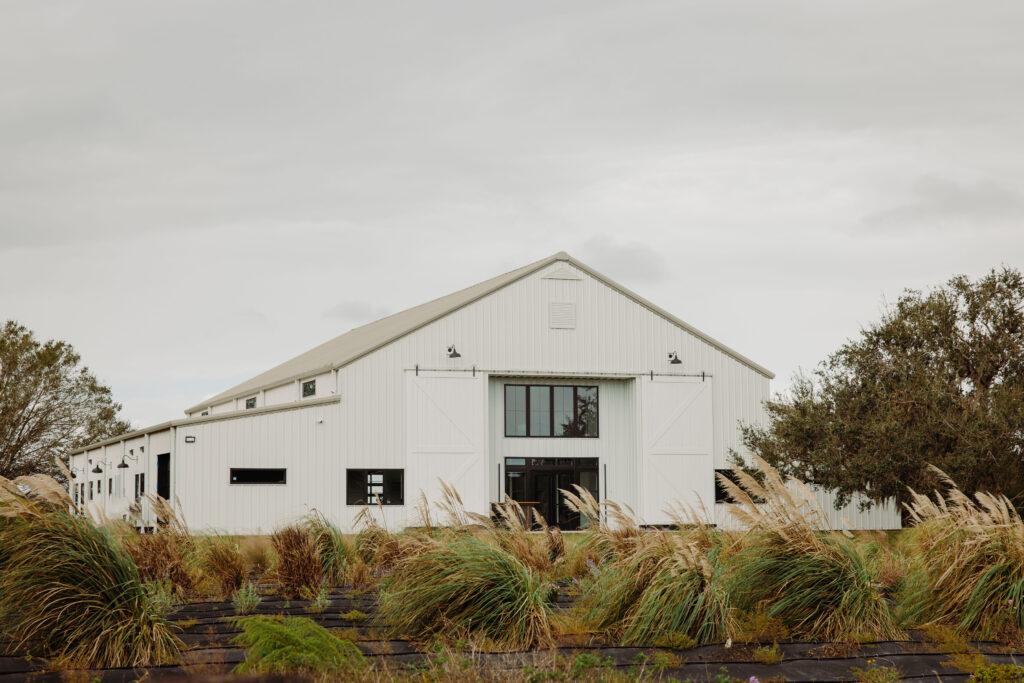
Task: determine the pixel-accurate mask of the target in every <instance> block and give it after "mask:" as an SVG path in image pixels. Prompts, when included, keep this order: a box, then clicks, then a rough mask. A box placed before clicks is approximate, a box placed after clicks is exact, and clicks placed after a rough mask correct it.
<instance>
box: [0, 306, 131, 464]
mask: <svg viewBox="0 0 1024 683" xmlns="http://www.w3.org/2000/svg"><path fill="white" fill-rule="evenodd" d="M80 361H81V358H80V357H79V355H78V354H77V353H75V350H74V349H73V348H72V347H71V345H70V344H68V343H67V342H62V341H53V340H50V341H45V342H40V341H39V340H37V339H36V338H35V335H33V333H32V332H31V331H30V330H28V329H27V328H25V327H23V326H22V325H19V324H18V323H16V322H14V321H13V320H8V321H6V322H5V323H4V324H3V325H0V378H2V380H3V381H0V477H6V478H8V479H13V478H15V477H20V476H24V475H29V474H49V475H52V476H57V475H59V474H60V472H59V470H58V468H57V466H56V464H55V460H57V459H60V460H65V461H66V460H67V456H68V454H69V453H70V451H72V450H74V449H75V448H77V447H79V446H83V445H85V444H89V443H94V442H96V441H100V440H102V439H105V438H107V437H111V436H117V435H119V434H124V433H125V432H128V431H130V430H131V425H130V424H129V423H128V422H127V421H125V420H121V419H118V417H117V413H118V412H119V411H120V410H121V405H120V404H119V403H116V402H115V401H114V400H113V398H112V395H111V393H110V389H109V388H108V387H106V386H103V385H102V384H100V382H99V380H97V379H96V377H94V376H93V374H92V373H91V372H89V369H88V368H86V367H84V366H82V365H81V363H80Z"/></svg>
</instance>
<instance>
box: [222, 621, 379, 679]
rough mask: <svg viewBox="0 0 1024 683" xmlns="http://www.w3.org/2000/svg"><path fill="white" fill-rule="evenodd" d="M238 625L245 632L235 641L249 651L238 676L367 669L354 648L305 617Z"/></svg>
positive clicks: (343, 672)
mask: <svg viewBox="0 0 1024 683" xmlns="http://www.w3.org/2000/svg"><path fill="white" fill-rule="evenodd" d="M236 622H237V623H238V625H239V626H240V627H241V629H242V633H241V634H239V635H238V636H236V637H235V638H234V640H233V641H232V642H233V643H235V644H236V645H241V646H242V647H244V648H245V649H246V651H245V661H244V662H242V663H241V664H239V665H238V666H237V667H235V673H280V674H289V673H295V674H333V675H338V676H352V675H354V674H356V673H359V672H361V671H362V670H363V669H365V667H366V661H365V660H364V658H363V655H362V653H361V652H360V651H359V649H358V648H356V646H355V645H353V644H352V643H351V642H350V641H347V640H341V639H340V638H337V637H335V636H334V635H332V634H331V633H330V631H328V630H327V629H325V628H323V627H322V626H319V625H317V624H316V623H314V622H313V621H311V620H309V619H306V618H304V617H268V616H254V617H240V618H238V619H236Z"/></svg>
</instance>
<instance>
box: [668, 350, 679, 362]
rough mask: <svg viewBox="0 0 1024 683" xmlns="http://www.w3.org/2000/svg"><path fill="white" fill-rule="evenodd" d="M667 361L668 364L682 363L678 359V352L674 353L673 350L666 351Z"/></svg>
mask: <svg viewBox="0 0 1024 683" xmlns="http://www.w3.org/2000/svg"><path fill="white" fill-rule="evenodd" d="M668 362H669V365H680V364H682V362H683V361H681V360H679V354H678V353H676V352H675V351H669V352H668Z"/></svg>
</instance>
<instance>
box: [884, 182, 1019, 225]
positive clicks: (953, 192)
mask: <svg viewBox="0 0 1024 683" xmlns="http://www.w3.org/2000/svg"><path fill="white" fill-rule="evenodd" d="M911 195H912V199H911V200H910V201H909V202H907V203H906V204H902V205H900V206H897V207H894V208H891V209H886V210H883V211H879V212H876V213H874V214H871V215H869V216H867V218H865V223H867V224H868V225H869V226H871V227H874V228H878V229H889V228H894V229H909V230H918V231H933V230H949V229H955V228H957V227H964V226H967V227H969V228H970V229H972V230H975V231H977V230H984V229H986V228H990V227H993V224H995V225H996V226H999V225H1004V224H1005V223H1006V222H1010V223H1012V224H1013V225H1014V227H1016V228H1017V229H1020V228H1021V226H1022V225H1024V197H1022V196H1021V194H1020V193H1019V192H1016V191H1014V190H1011V189H1010V188H1008V187H1005V186H1003V185H1000V184H999V183H996V182H994V181H992V180H988V179H985V180H978V181H972V182H957V181H952V180H948V179H945V178H937V177H934V176H923V177H921V178H919V179H918V180H917V181H916V182H915V183H914V185H913V187H912V188H911Z"/></svg>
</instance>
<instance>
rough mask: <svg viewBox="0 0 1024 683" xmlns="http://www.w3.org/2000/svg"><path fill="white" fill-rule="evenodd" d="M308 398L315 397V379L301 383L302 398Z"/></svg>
mask: <svg viewBox="0 0 1024 683" xmlns="http://www.w3.org/2000/svg"><path fill="white" fill-rule="evenodd" d="M310 396H316V380H315V379H311V380H309V381H308V382H303V383H302V398H309V397H310Z"/></svg>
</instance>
